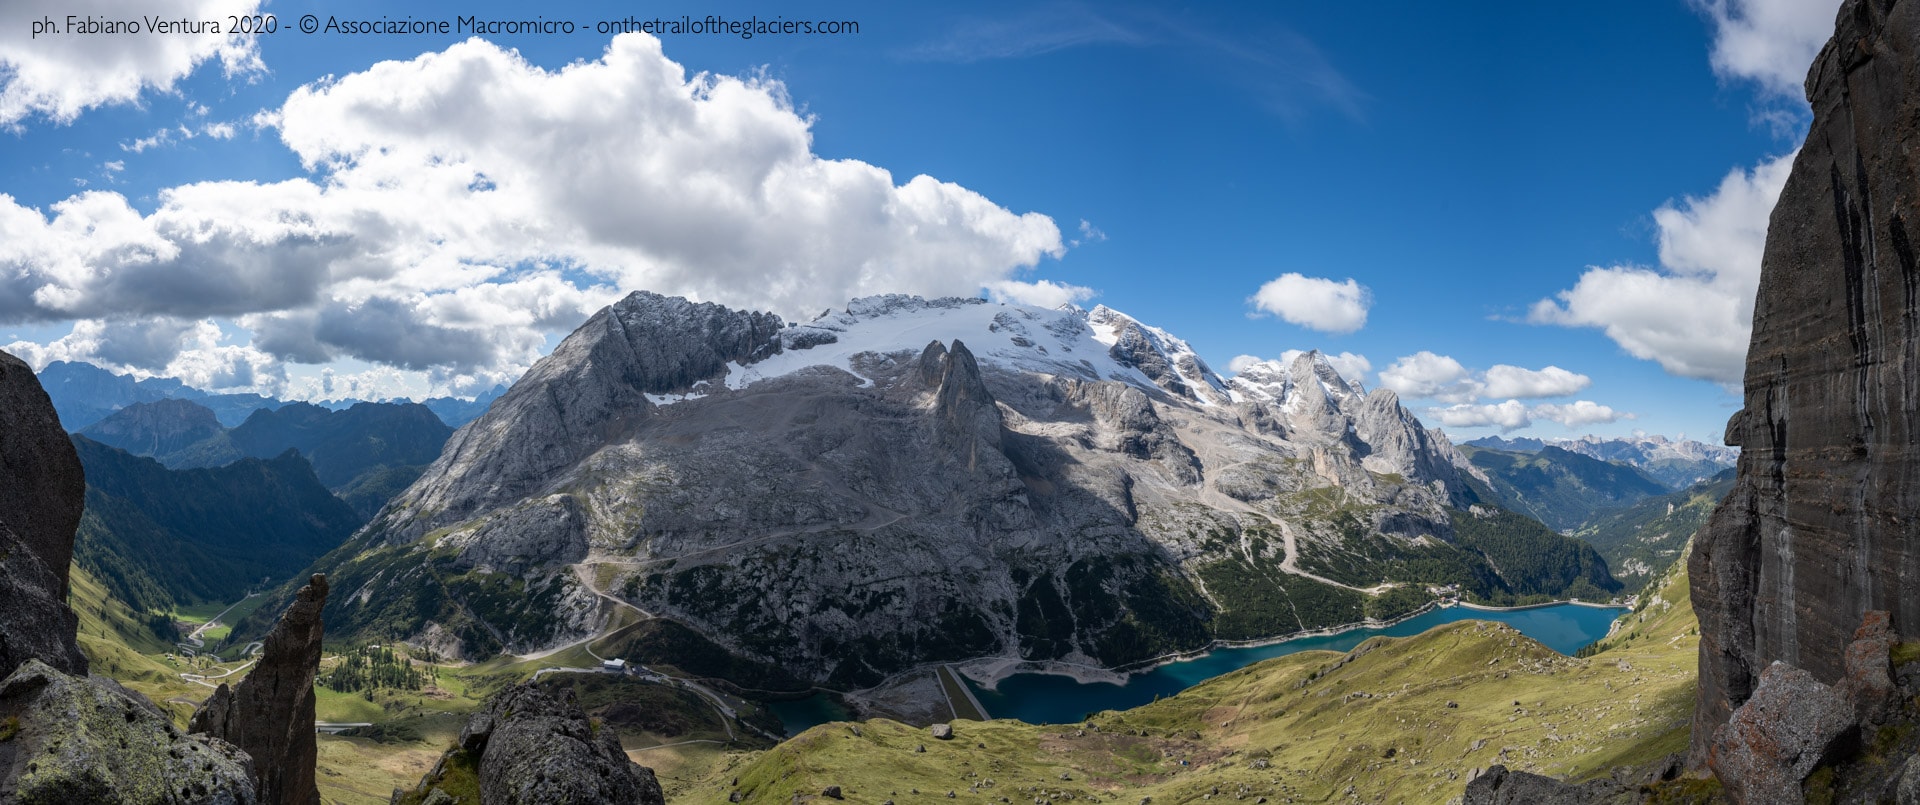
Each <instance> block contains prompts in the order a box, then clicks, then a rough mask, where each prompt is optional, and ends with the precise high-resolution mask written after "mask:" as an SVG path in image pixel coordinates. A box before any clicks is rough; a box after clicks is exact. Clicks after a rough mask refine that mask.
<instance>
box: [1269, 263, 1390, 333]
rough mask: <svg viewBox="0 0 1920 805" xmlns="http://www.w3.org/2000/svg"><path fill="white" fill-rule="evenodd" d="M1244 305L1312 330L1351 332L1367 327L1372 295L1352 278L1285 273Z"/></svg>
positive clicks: (1271, 281)
mask: <svg viewBox="0 0 1920 805" xmlns="http://www.w3.org/2000/svg"><path fill="white" fill-rule="evenodd" d="M1247 302H1249V303H1250V304H1252V305H1253V306H1254V307H1255V308H1257V309H1258V310H1260V311H1262V312H1265V313H1271V314H1273V315H1275V316H1279V317H1280V318H1282V319H1284V320H1286V321H1287V322H1289V323H1291V324H1297V325H1300V326H1301V327H1305V328H1308V329H1311V330H1319V331H1321V332H1327V333H1351V332H1354V331H1356V330H1359V329H1360V328H1361V327H1365V326H1366V324H1367V310H1368V308H1371V307H1372V306H1373V293H1372V292H1371V291H1368V290H1367V288H1366V286H1363V285H1361V284H1360V283H1358V282H1355V281H1354V280H1353V279H1352V278H1348V279H1347V280H1346V281H1344V282H1335V281H1333V280H1330V279H1326V278H1324V277H1309V276H1306V275H1303V274H1298V273H1294V272H1288V273H1285V274H1281V275H1280V276H1278V277H1276V278H1274V279H1272V280H1270V281H1268V282H1267V284H1265V285H1262V286H1260V290H1258V291H1255V292H1254V294H1253V296H1251V297H1249V298H1248V299H1247Z"/></svg>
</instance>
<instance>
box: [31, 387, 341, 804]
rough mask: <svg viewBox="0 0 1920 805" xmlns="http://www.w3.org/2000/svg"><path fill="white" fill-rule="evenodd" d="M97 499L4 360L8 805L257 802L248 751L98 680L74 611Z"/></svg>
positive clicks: (37, 392) (40, 400) (43, 408)
mask: <svg viewBox="0 0 1920 805" xmlns="http://www.w3.org/2000/svg"><path fill="white" fill-rule="evenodd" d="M85 492H86V482H85V480H84V479H83V477H82V474H81V466H80V459H79V457H78V456H76V455H75V453H74V447H73V443H72V442H69V441H68V440H67V434H66V432H65V431H63V430H61V429H60V419H59V417H58V416H56V415H55V413H54V408H53V403H52V402H51V401H50V400H48V398H47V393H46V391H45V390H43V389H42V388H41V386H40V383H39V381H38V380H37V379H35V378H34V376H33V372H32V371H31V370H29V369H28V368H27V365H26V364H24V363H21V362H20V361H19V360H18V359H16V358H14V357H13V356H12V355H8V354H6V353H3V352H0V802H8V803H22V805H40V804H41V803H69V802H155V803H159V802H166V803H183V805H184V804H188V803H192V804H201V803H204V805H251V803H253V802H255V801H256V800H255V799H254V787H253V781H252V779H251V773H250V768H251V766H252V762H251V760H250V759H249V758H248V757H247V755H246V754H245V753H243V752H241V751H239V750H238V749H235V748H234V747H233V746H231V745H229V744H227V743H225V742H223V741H218V740H214V739H211V738H207V737H205V736H200V735H185V734H182V733H181V732H180V731H179V730H178V729H175V728H174V726H173V724H172V723H170V722H169V721H168V720H167V717H166V716H165V715H164V714H163V713H161V712H160V709H159V708H157V707H154V706H153V703H152V702H150V701H148V700H147V699H146V697H144V696H141V695H140V694H138V693H134V692H132V691H129V690H127V689H125V688H122V687H120V686H119V685H118V684H116V683H114V682H113V681H112V680H109V679H106V678H104V677H98V676H94V677H90V676H88V675H87V660H86V657H85V656H84V655H82V654H81V653H80V647H79V645H78V644H77V643H76V642H75V641H74V629H75V626H76V624H77V619H76V618H75V616H74V613H73V610H71V609H69V608H68V607H67V603H66V600H67V568H68V563H69V560H70V558H71V557H72V555H73V535H74V528H75V527H76V526H77V525H78V524H79V522H80V513H81V508H82V505H83V501H84V500H85ZM309 695H311V694H309ZM309 718H311V716H309ZM307 768H308V773H309V774H311V773H312V762H311V760H309V762H308V766H307Z"/></svg>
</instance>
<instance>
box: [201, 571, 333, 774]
mask: <svg viewBox="0 0 1920 805" xmlns="http://www.w3.org/2000/svg"><path fill="white" fill-rule="evenodd" d="M326 602H327V579H326V577H324V576H318V575H316V576H314V577H313V579H312V580H311V581H309V582H308V583H307V585H306V586H305V587H302V588H301V589H300V593H299V595H298V596H296V597H295V599H294V603H293V606H291V607H288V608H287V611H286V613H285V614H283V615H281V616H280V622H279V623H278V624H275V626H274V627H273V631H272V632H271V633H269V634H268V635H267V638H266V640H265V641H264V642H265V645H264V646H262V647H261V649H260V662H259V663H258V664H256V665H255V666H254V667H253V670H252V671H250V672H248V674H247V677H246V678H245V679H242V680H240V684H238V685H236V686H234V687H232V688H229V687H227V686H226V685H225V684H222V685H220V687H219V688H217V689H215V690H214V692H213V695H212V696H210V697H208V699H207V701H206V702H205V703H203V704H201V705H200V709H199V710H198V711H197V712H195V713H194V714H193V720H192V722H191V723H190V724H189V728H190V729H191V730H192V731H193V732H196V733H206V734H208V735H211V736H213V737H215V738H219V739H221V740H224V741H227V742H229V743H232V744H234V745H235V746H238V747H240V749H242V750H243V751H245V752H246V753H247V754H248V755H249V756H251V757H252V758H253V760H254V773H255V774H256V775H257V776H256V777H255V781H256V783H257V788H258V790H259V794H260V802H261V803H263V805H318V803H319V802H320V789H319V788H318V787H317V786H316V785H315V783H314V763H315V761H316V760H317V759H318V754H319V749H318V745H317V743H316V741H315V738H314V732H313V712H314V694H313V681H314V677H315V675H317V674H318V673H319V671H320V638H321V623H320V610H321V608H322V607H323V606H325V604H326Z"/></svg>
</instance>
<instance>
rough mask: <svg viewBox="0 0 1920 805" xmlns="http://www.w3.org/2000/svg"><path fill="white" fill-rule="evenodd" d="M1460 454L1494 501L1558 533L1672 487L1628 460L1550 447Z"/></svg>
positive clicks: (1465, 449) (1464, 449) (1471, 448)
mask: <svg viewBox="0 0 1920 805" xmlns="http://www.w3.org/2000/svg"><path fill="white" fill-rule="evenodd" d="M1460 452H1461V453H1463V454H1465V455H1466V457H1467V460H1468V461H1471V462H1472V463H1473V466H1475V467H1477V468H1479V469H1480V470H1481V472H1482V473H1483V474H1484V475H1485V477H1486V486H1487V490H1486V492H1487V494H1489V495H1490V496H1491V497H1492V499H1493V500H1495V501H1498V502H1499V504H1500V505H1501V506H1504V507H1506V508H1508V509H1512V510H1513V511H1517V512H1520V513H1522V514H1526V515H1529V516H1531V517H1534V518H1536V519H1538V520H1539V521H1540V522H1543V523H1546V524H1547V525H1549V526H1551V527H1553V529H1554V530H1556V531H1559V532H1561V533H1572V532H1573V531H1574V530H1575V529H1578V528H1580V527H1581V526H1583V525H1586V524H1587V523H1588V522H1591V521H1593V520H1594V519H1595V518H1598V517H1600V516H1601V515H1602V514H1604V513H1605V512H1606V511H1608V510H1610V509H1617V508H1622V507H1625V506H1628V505H1631V504H1633V503H1636V502H1638V501H1640V500H1642V499H1644V498H1649V497H1653V496H1655V495H1664V494H1666V493H1667V492H1669V491H1671V490H1670V489H1669V488H1668V487H1667V486H1666V485H1665V484H1663V483H1661V482H1660V481H1657V480H1655V479H1654V478H1653V477H1652V476H1650V475H1647V474H1646V473H1644V472H1642V471H1640V470H1639V469H1637V468H1635V467H1633V466H1631V465H1629V464H1625V463H1621V462H1613V461H1602V460H1600V459H1597V458H1593V457H1591V456H1586V455H1582V454H1580V453H1575V452H1572V451H1570V450H1563V449H1561V448H1559V447H1555V446H1553V445H1546V446H1543V447H1541V448H1540V449H1539V450H1538V451H1535V452H1531V453H1523V452H1513V451H1507V450H1494V449H1492V448H1487V447H1479V446H1475V445H1473V444H1467V445H1463V446H1461V448H1460Z"/></svg>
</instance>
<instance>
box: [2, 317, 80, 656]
mask: <svg viewBox="0 0 1920 805" xmlns="http://www.w3.org/2000/svg"><path fill="white" fill-rule="evenodd" d="M86 492H87V484H86V478H85V476H84V474H83V473H82V471H81V468H80V458H79V456H77V455H75V454H74V451H73V444H72V443H71V442H68V441H67V435H66V432H65V431H63V430H61V429H60V418H59V416H58V415H56V414H55V413H54V410H53V403H52V401H50V400H48V399H47V393H46V391H45V390H43V389H41V388H40V381H38V380H37V379H35V378H34V376H33V370H32V369H29V368H28V367H27V365H26V364H25V363H23V362H21V361H20V359H18V358H15V357H13V356H12V355H8V354H7V353H4V352H0V590H4V591H5V594H4V595H0V674H9V673H12V672H13V670H14V669H15V668H18V667H20V664H21V663H24V662H26V661H27V660H29V659H38V660H40V661H41V662H44V663H46V664H47V665H49V666H51V667H53V668H54V669H56V670H59V671H63V672H66V673H69V674H77V675H79V676H86V673H87V658H86V656H85V655H83V654H81V653H80V646H79V644H78V643H76V642H75V641H74V632H75V630H76V629H77V628H78V625H79V620H78V619H77V618H76V617H75V616H74V614H73V610H72V609H69V608H68V607H67V566H68V564H69V563H70V562H71V561H72V559H73V531H74V528H75V527H77V526H78V525H79V524H80V512H81V508H82V506H83V504H84V501H85V499H86Z"/></svg>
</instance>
